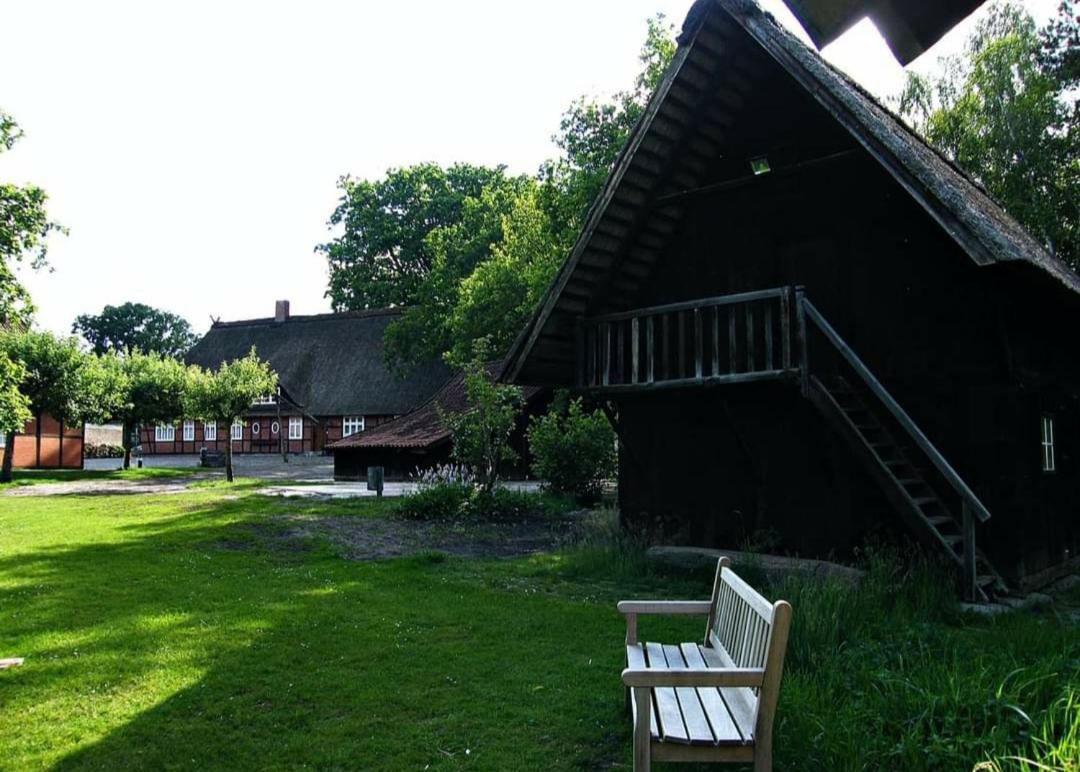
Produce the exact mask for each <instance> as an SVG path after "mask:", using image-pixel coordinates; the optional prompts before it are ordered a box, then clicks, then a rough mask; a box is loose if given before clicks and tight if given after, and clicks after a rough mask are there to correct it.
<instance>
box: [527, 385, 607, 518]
mask: <svg viewBox="0 0 1080 772" xmlns="http://www.w3.org/2000/svg"><path fill="white" fill-rule="evenodd" d="M527 436H528V440H529V452H530V453H531V454H532V457H533V462H532V470H533V473H534V474H536V476H537V477H539V478H540V479H541V480H545V481H546V482H547V483H548V485H550V486H551V487H552V488H553V489H554V490H557V491H559V492H561V493H568V494H571V495H573V496H574V498H576V499H577V500H578V501H580V502H583V503H591V502H593V501H596V499H597V498H598V497H599V495H600V486H601V485H602V484H603V481H604V480H606V479H609V478H610V477H611V476H612V475H614V474H615V469H616V465H617V454H616V448H615V432H614V431H613V430H612V428H611V424H610V423H609V422H608V420H607V417H606V416H605V415H604V414H603V413H602V412H601V411H599V410H594V411H592V412H589V411H587V410H585V408H584V407H583V405H582V403H581V399H574V400H569V401H567V399H566V396H565V395H559V396H558V397H557V398H556V399H555V401H554V402H553V403H552V406H551V409H550V410H549V411H548V412H547V413H545V414H544V415H542V416H536V417H535V418H533V420H532V423H531V424H530V426H529V430H528V435H527Z"/></svg>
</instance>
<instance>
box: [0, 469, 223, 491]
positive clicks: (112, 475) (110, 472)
mask: <svg viewBox="0 0 1080 772" xmlns="http://www.w3.org/2000/svg"><path fill="white" fill-rule="evenodd" d="M202 471H203V470H201V469H196V468H181V467H164V466H159V467H152V468H151V467H145V468H143V469H136V468H135V467H132V468H131V469H15V470H13V471H12V473H11V482H10V483H0V490H2V489H4V488H6V487H9V486H12V485H19V486H22V485H44V484H46V483H59V482H75V481H81V480H150V479H155V478H162V479H167V478H170V477H173V478H175V477H195V476H197V475H198V474H199V473H200V472H202Z"/></svg>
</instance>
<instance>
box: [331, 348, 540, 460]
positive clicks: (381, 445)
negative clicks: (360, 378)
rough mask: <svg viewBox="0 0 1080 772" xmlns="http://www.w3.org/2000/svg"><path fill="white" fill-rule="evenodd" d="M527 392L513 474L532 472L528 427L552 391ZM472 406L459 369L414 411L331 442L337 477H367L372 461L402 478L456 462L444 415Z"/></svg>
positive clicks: (492, 367) (513, 442)
mask: <svg viewBox="0 0 1080 772" xmlns="http://www.w3.org/2000/svg"><path fill="white" fill-rule="evenodd" d="M500 369H501V363H499V362H492V363H491V364H489V365H488V372H489V373H490V375H491V377H495V376H496V375H497V374H498V371H499V370H500ZM522 397H523V398H524V401H525V407H524V410H522V414H521V416H520V417H519V418H518V423H517V427H516V429H515V431H514V433H513V435H512V436H511V438H510V446H511V447H512V448H513V449H514V451H515V452H516V453H517V455H518V463H517V464H516V465H514V466H513V468H511V469H506V470H504V472H505V474H507V475H508V476H510V477H524V476H525V475H526V474H527V472H528V469H529V452H528V443H527V442H526V440H525V430H526V428H527V427H528V424H529V420H530V419H531V418H532V416H534V415H538V414H540V413H542V412H543V411H544V408H545V407H546V405H547V402H548V399H547V397H548V392H547V391H546V390H545V389H540V388H537V387H533V386H530V387H526V388H525V389H523V390H522ZM467 407H468V398H467V396H466V393H465V376H464V374H462V373H459V374H457V375H455V376H454V377H452V378H451V379H450V380H449V381H447V382H446V384H445V385H444V386H443V387H442V388H441V389H439V391H438V392H436V394H435V395H434V396H433V397H432V398H431V399H430V400H428V401H427V402H425V403H424V404H422V405H420V406H419V407H417V408H416V409H415V410H413V411H412V412H410V413H406V414H405V415H403V416H401V417H400V418H395V419H394V420H393V421H387V422H386V423H384V424H381V425H379V426H378V427H376V428H374V429H372V430H371V431H368V432H363V433H362V434H354V435H352V436H349V437H345V438H344V439H341V440H338V441H337V442H334V443H331V444H330V445H329V446H328V447H327V449H328V450H329V452H331V453H333V454H334V479H337V480H363V479H366V478H367V470H368V467H373V466H379V467H382V468H383V473H384V475H385V477H386V479H388V480H401V479H405V478H407V477H410V476H412V475H413V474H415V473H416V472H417V471H421V470H424V469H428V468H430V467H434V466H439V465H440V464H448V463H450V462H451V457H450V454H451V450H453V440H452V438H451V436H450V429H449V427H448V426H447V425H446V421H445V420H444V419H445V417H446V415H447V414H450V413H459V412H461V411H463V410H465V409H466V408H467Z"/></svg>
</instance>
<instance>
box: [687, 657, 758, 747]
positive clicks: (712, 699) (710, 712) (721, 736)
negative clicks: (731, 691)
mask: <svg viewBox="0 0 1080 772" xmlns="http://www.w3.org/2000/svg"><path fill="white" fill-rule="evenodd" d="M681 648H682V652H683V657H684V658H685V659H686V663H687V664H688V665H689V666H690V667H691V668H705V667H708V665H706V664H705V658H704V657H703V656H702V655H701V646H700V645H698V644H696V643H684V644H682V645H681ZM697 693H698V699H699V700H701V707H702V708H703V709H704V711H705V717H706V718H707V719H708V721H709V726H710V727H711V728H712V733H713V737H714V738H715V741H716V744H717V745H742V744H743V735H742V733H741V732H740V731H739V727H738V726H736V725H735V722H734V721H733V720H732V718H731V714H730V713H729V712H728V709H727V705H726V704H724V700H723V698H722V697H721V696H720V692H719V691H718V690H717V689H715V688H700V689H698V690H697Z"/></svg>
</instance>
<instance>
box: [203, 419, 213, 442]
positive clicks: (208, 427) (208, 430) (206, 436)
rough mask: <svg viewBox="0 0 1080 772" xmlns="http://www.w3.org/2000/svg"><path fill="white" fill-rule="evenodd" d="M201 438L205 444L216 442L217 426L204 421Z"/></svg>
mask: <svg viewBox="0 0 1080 772" xmlns="http://www.w3.org/2000/svg"><path fill="white" fill-rule="evenodd" d="M202 438H203V440H205V441H206V442H213V441H215V440H217V424H216V423H210V422H209V421H204V422H203V425H202Z"/></svg>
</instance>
